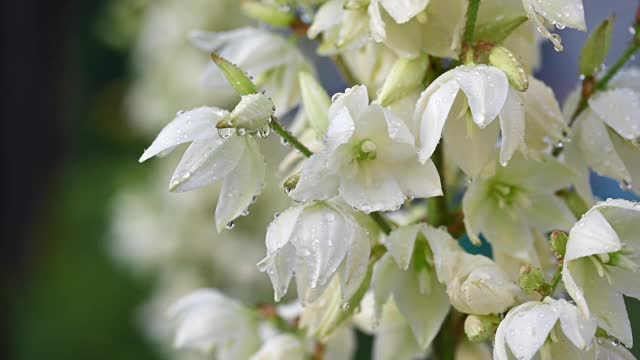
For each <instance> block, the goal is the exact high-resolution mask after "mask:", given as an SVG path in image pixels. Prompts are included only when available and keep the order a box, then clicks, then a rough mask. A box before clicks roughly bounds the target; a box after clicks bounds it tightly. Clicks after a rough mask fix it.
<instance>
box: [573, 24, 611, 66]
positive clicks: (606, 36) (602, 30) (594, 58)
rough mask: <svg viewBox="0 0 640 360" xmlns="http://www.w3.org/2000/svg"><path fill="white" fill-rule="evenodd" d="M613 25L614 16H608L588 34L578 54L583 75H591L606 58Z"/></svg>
mask: <svg viewBox="0 0 640 360" xmlns="http://www.w3.org/2000/svg"><path fill="white" fill-rule="evenodd" d="M614 25H615V18H614V17H613V16H610V17H608V18H607V19H605V20H604V21H603V22H602V23H601V24H600V25H599V26H598V27H597V28H596V29H595V30H593V32H592V33H591V35H589V38H588V39H587V42H586V43H585V44H584V47H583V48H582V53H581V54H580V73H581V74H583V75H584V76H593V75H594V74H595V73H596V72H597V71H598V69H599V68H600V66H602V64H604V62H605V61H606V60H607V55H609V48H610V47H611V36H612V34H613V27H614Z"/></svg>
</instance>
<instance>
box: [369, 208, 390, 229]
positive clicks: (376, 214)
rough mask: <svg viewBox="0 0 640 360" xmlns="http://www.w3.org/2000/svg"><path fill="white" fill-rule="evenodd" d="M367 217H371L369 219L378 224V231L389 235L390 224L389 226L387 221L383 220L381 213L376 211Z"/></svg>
mask: <svg viewBox="0 0 640 360" xmlns="http://www.w3.org/2000/svg"><path fill="white" fill-rule="evenodd" d="M369 216H370V217H371V219H373V221H374V222H375V223H376V224H378V226H379V227H380V229H381V230H382V231H383V232H384V233H385V234H387V235H389V234H390V233H391V224H389V222H388V221H387V219H385V217H384V215H382V213H380V212H378V211H376V212H372V213H371V214H369Z"/></svg>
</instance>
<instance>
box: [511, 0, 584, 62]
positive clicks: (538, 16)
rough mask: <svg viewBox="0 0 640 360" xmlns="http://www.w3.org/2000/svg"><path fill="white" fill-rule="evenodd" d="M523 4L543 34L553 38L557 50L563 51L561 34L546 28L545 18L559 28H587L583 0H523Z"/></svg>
mask: <svg viewBox="0 0 640 360" xmlns="http://www.w3.org/2000/svg"><path fill="white" fill-rule="evenodd" d="M522 5H523V6H524V9H525V11H526V12H527V16H528V17H529V20H531V21H533V22H534V23H535V24H536V27H537V28H538V31H539V32H540V33H541V34H542V36H544V37H546V38H547V39H549V40H551V42H552V43H553V46H554V47H555V49H556V50H557V51H562V43H561V40H560V36H558V35H557V34H552V33H551V32H549V30H547V29H546V27H545V23H544V21H545V20H546V21H548V22H550V23H551V24H552V25H554V26H556V27H557V28H558V29H564V28H565V27H567V26H568V27H570V28H574V29H578V30H581V31H586V30H587V25H586V24H585V21H584V6H583V5H582V0H522Z"/></svg>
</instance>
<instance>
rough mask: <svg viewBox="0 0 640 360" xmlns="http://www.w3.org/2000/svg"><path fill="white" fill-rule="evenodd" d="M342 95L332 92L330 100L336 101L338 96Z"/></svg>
mask: <svg viewBox="0 0 640 360" xmlns="http://www.w3.org/2000/svg"><path fill="white" fill-rule="evenodd" d="M342 95H344V94H343V93H335V94H333V96H331V102H336V101H337V100H338V99H340V97H341V96H342Z"/></svg>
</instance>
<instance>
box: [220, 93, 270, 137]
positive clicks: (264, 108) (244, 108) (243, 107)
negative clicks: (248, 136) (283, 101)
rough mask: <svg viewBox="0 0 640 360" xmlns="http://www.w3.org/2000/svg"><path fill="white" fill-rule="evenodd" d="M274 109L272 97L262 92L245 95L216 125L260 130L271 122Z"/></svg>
mask: <svg viewBox="0 0 640 360" xmlns="http://www.w3.org/2000/svg"><path fill="white" fill-rule="evenodd" d="M274 111H275V107H274V106H273V101H271V99H270V98H268V97H266V96H264V95H262V94H251V95H244V96H242V99H241V100H240V103H238V105H237V106H236V108H235V109H233V111H232V112H231V114H229V115H227V116H226V117H225V118H224V119H222V120H220V122H219V123H218V124H217V125H216V127H217V128H218V129H226V128H238V129H246V130H249V131H255V130H259V129H261V128H263V127H265V126H267V125H268V124H269V121H270V120H271V116H273V113H274Z"/></svg>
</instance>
